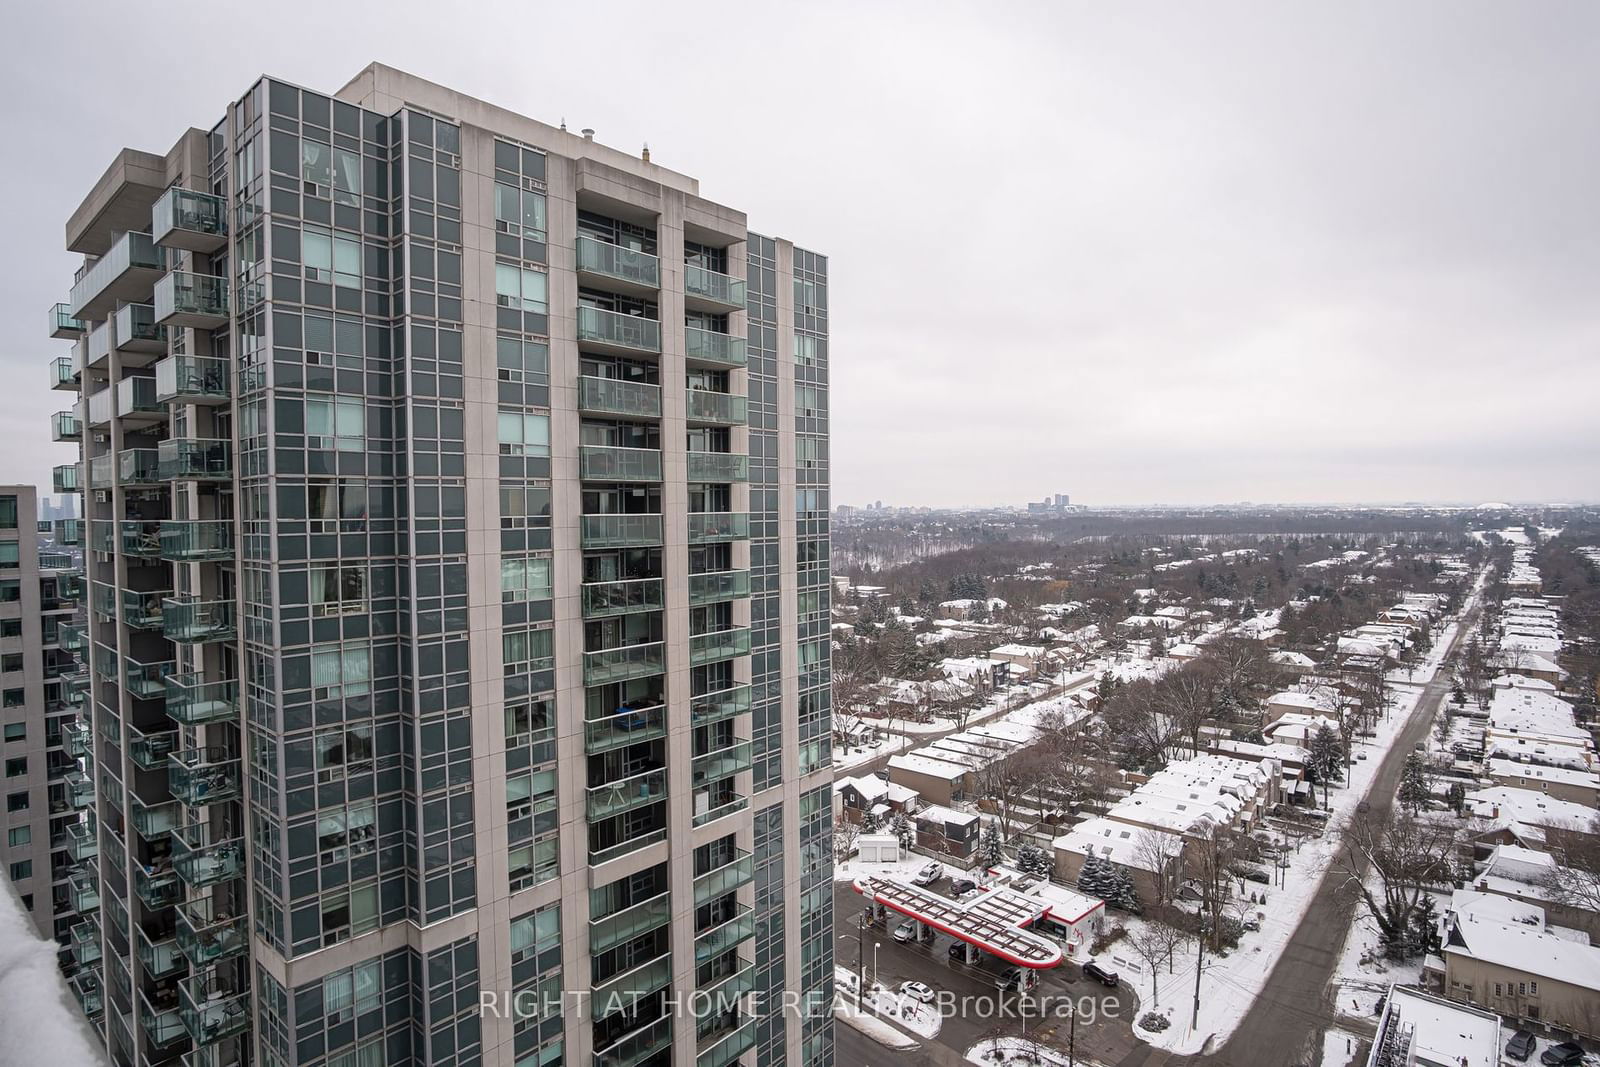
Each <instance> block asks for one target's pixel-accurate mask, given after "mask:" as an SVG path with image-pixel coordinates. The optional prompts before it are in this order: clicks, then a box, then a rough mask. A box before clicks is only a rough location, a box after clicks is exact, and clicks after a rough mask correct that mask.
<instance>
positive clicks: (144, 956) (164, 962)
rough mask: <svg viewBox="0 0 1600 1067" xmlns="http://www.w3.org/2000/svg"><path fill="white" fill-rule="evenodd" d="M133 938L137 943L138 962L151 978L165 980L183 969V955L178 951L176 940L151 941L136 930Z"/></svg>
mask: <svg viewBox="0 0 1600 1067" xmlns="http://www.w3.org/2000/svg"><path fill="white" fill-rule="evenodd" d="M134 937H135V938H136V939H137V940H138V942H139V962H140V963H143V964H144V965H145V969H146V970H148V971H149V972H150V976H151V977H152V978H165V977H166V976H167V975H169V974H171V973H172V972H174V971H176V970H179V969H181V968H182V967H183V962H184V961H183V954H182V953H181V952H179V951H178V942H177V939H176V938H172V937H164V938H162V939H161V940H159V941H151V940H150V939H149V938H148V937H146V936H145V933H144V931H143V930H138V931H137V932H136V933H135V934H134Z"/></svg>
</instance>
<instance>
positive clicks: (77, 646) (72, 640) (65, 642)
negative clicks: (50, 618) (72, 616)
mask: <svg viewBox="0 0 1600 1067" xmlns="http://www.w3.org/2000/svg"><path fill="white" fill-rule="evenodd" d="M56 644H57V645H59V646H61V651H63V652H82V651H83V624H82V623H74V622H63V623H61V624H60V625H58V626H57V627H56Z"/></svg>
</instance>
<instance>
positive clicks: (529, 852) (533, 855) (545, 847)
mask: <svg viewBox="0 0 1600 1067" xmlns="http://www.w3.org/2000/svg"><path fill="white" fill-rule="evenodd" d="M560 844H561V839H560V838H559V837H550V838H547V839H545V840H543V841H535V842H534V843H533V844H531V845H523V846H522V847H521V848H514V849H512V850H511V851H510V852H508V853H507V854H506V860H507V867H508V868H509V870H508V874H509V875H510V879H511V888H512V890H513V891H515V890H518V889H526V888H527V887H528V886H530V885H534V884H536V883H538V882H543V881H545V880H547V879H550V878H554V877H555V876H556V874H557V873H558V872H559V870H560V868H561V861H560V852H559V846H560Z"/></svg>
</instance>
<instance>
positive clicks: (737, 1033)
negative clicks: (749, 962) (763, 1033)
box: [694, 998, 756, 1067]
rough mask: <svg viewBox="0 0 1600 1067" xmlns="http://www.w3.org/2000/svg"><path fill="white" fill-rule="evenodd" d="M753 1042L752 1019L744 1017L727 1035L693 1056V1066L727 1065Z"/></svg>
mask: <svg viewBox="0 0 1600 1067" xmlns="http://www.w3.org/2000/svg"><path fill="white" fill-rule="evenodd" d="M732 999H734V998H730V1006H731V1000H732ZM720 1032H721V1031H720V1030H719V1031H713V1033H714V1034H715V1033H720ZM708 1036H710V1035H708ZM755 1043H756V1025H755V1023H754V1022H753V1021H751V1020H749V1019H745V1020H744V1021H742V1022H740V1023H739V1025H738V1026H737V1027H735V1028H734V1029H733V1031H732V1032H730V1033H728V1034H727V1036H725V1037H722V1038H719V1039H718V1040H717V1043H716V1044H714V1045H712V1046H711V1047H709V1048H707V1049H705V1050H704V1051H703V1052H700V1053H698V1054H697V1055H696V1056H695V1061H694V1062H695V1067H728V1065H729V1064H731V1063H734V1062H736V1061H737V1060H738V1059H739V1057H740V1056H743V1055H744V1054H745V1053H746V1052H749V1051H750V1050H751V1049H752V1048H754V1047H755Z"/></svg>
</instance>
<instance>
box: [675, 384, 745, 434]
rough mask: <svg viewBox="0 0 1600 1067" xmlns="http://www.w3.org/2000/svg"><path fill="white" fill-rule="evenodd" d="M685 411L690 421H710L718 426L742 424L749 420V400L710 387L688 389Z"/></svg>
mask: <svg viewBox="0 0 1600 1067" xmlns="http://www.w3.org/2000/svg"><path fill="white" fill-rule="evenodd" d="M688 398H689V400H688V406H687V408H686V413H687V415H688V419H689V421H690V422H710V423H716V424H717V425H719V426H743V425H744V424H745V423H747V422H749V421H750V416H749V411H750V401H749V399H748V398H747V397H742V396H739V395H737V394H735V393H718V392H715V391H713V390H711V389H690V390H689V392H688Z"/></svg>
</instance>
